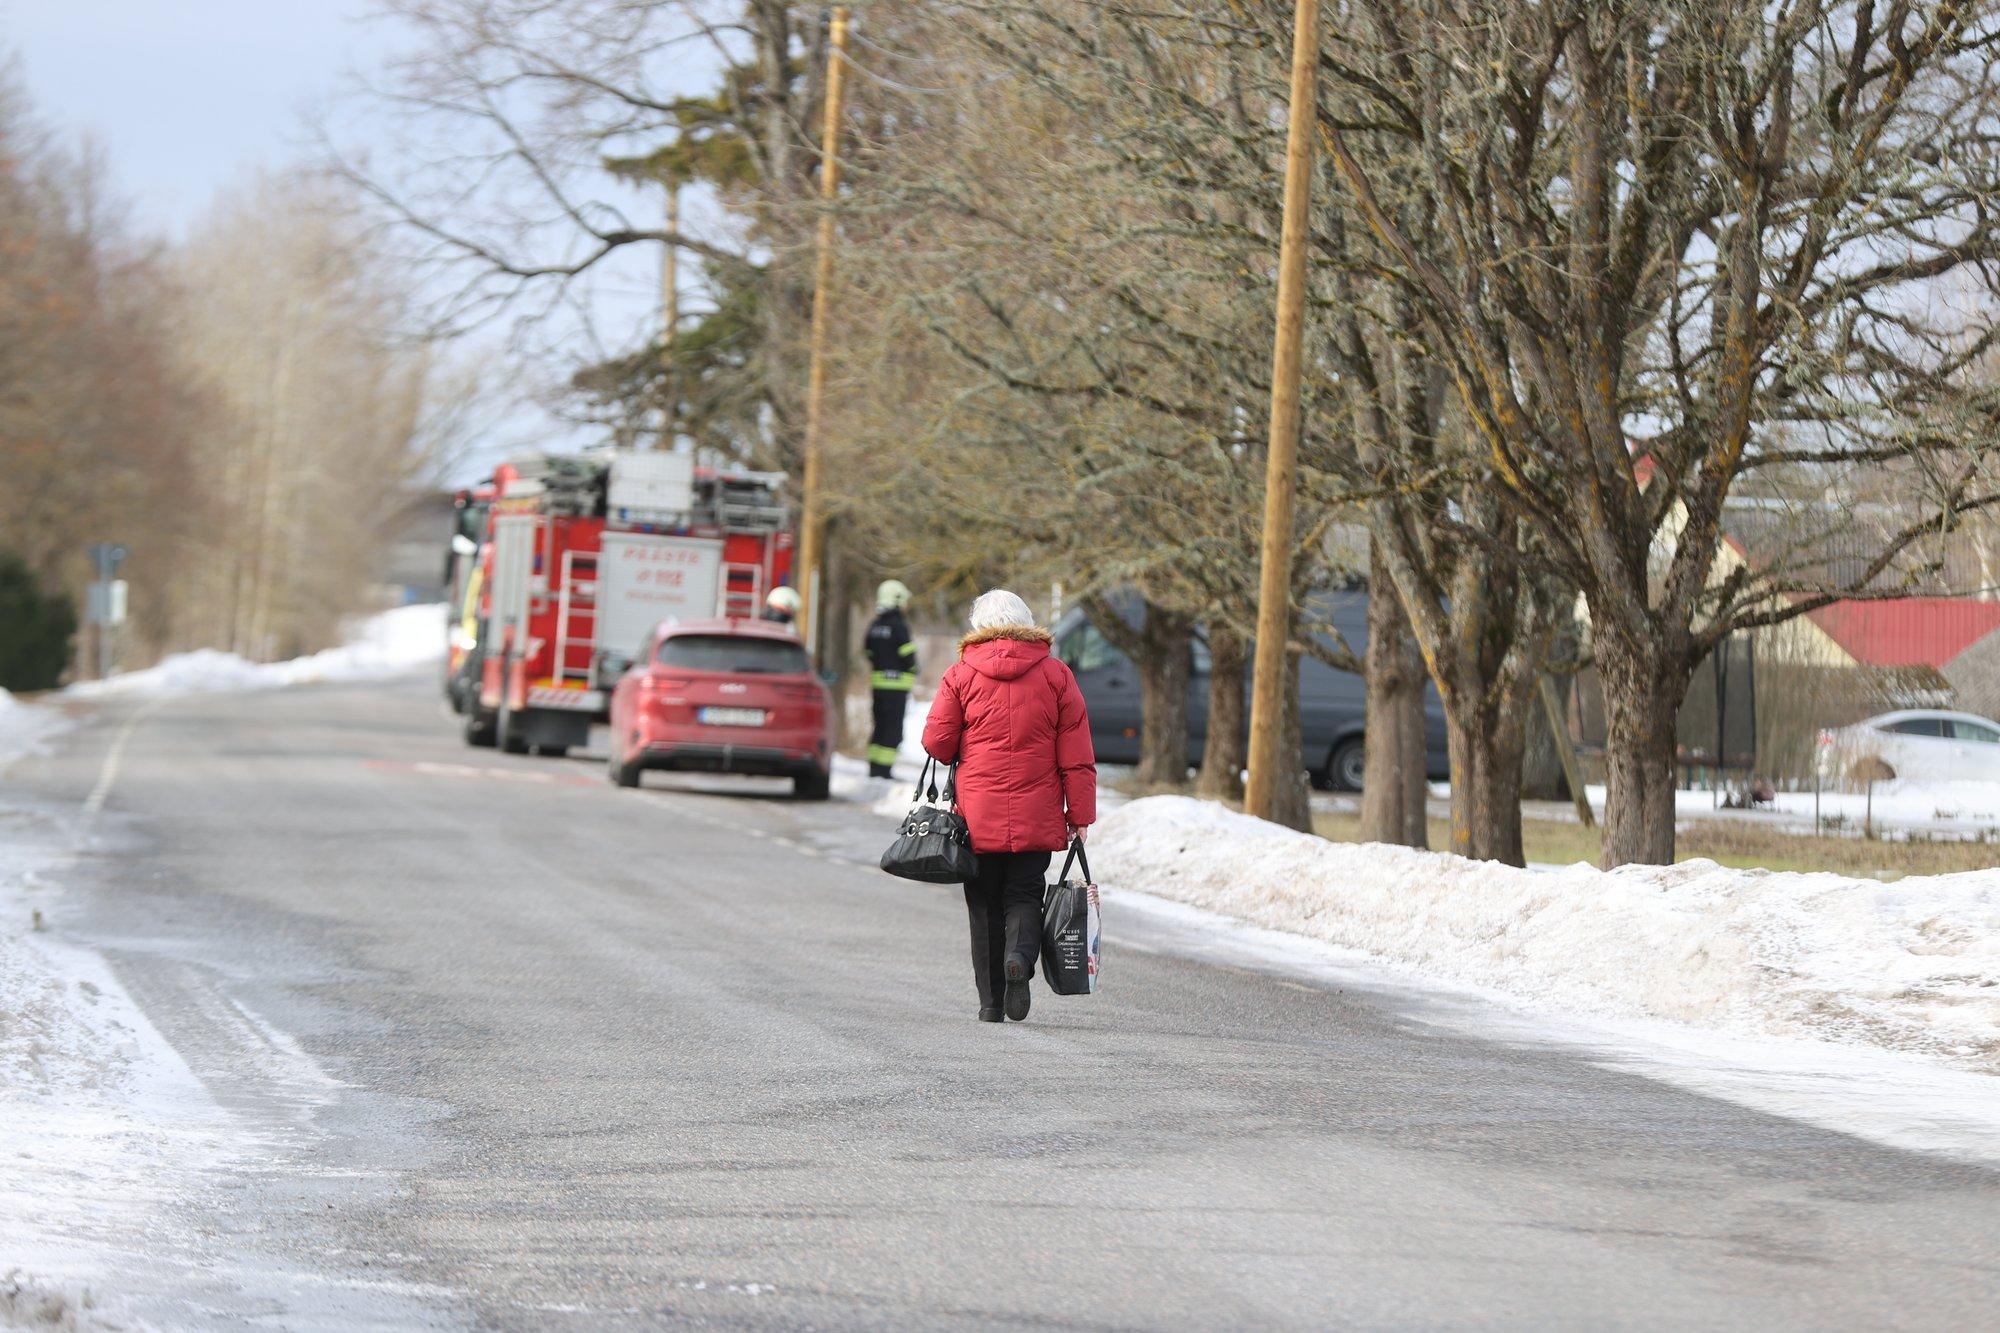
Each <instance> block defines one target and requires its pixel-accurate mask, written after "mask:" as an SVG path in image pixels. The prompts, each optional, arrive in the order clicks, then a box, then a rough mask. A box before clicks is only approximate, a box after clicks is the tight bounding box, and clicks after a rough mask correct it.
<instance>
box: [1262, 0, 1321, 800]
mask: <svg viewBox="0 0 2000 1333" xmlns="http://www.w3.org/2000/svg"><path fill="white" fill-rule="evenodd" d="M1318 65H1319V0H1297V8H1296V12H1295V13H1294V15H1293V22H1292V105H1291V118H1290V127H1289V128H1288V129H1287V131H1286V133H1285V219H1284V229H1283V231H1282V232H1281V233H1280V237H1279V241H1278V330H1277V334H1276V336H1275V338H1274V340H1273V343H1272V348H1271V439H1270V447H1269V450H1268V456H1267V458H1266V460H1265V466H1264V551H1263V563H1262V566H1261V570H1260V577H1259V581H1258V587H1257V668H1256V674H1255V677H1254V684H1253V686H1252V689H1251V694H1250V781H1249V784H1248V785H1247V786H1246V787H1245V788H1244V791H1243V808H1244V809H1245V810H1246V811H1248V812H1249V813H1250V814H1252V815H1255V816H1256V817H1257V818H1259V819H1267V818H1269V817H1270V814H1271V808H1272V803H1273V800H1274V798H1275V797H1276V795H1277V791H1278V784H1279V783H1280V782H1283V781H1286V780H1288V779H1290V778H1292V777H1294V776H1295V774H1294V772H1293V770H1295V769H1297V768H1298V766H1299V756H1298V755H1295V754H1290V755H1288V754H1283V753H1281V752H1280V748H1281V747H1280V745H1279V740H1280V734H1281V732H1282V731H1283V727H1282V726H1281V725H1280V724H1281V721H1282V719H1283V717H1284V708H1285V699H1284V694H1285V676H1286V673H1285V664H1286V661H1285V659H1286V654H1287V652H1288V646H1289V644H1290V641H1291V637H1292V493H1293V490H1294V488H1295V487H1296V485H1297V481H1298V456H1299V371H1300V364H1301V360H1302V357H1301V351H1300V344H1301V343H1302V342H1303V341H1304V337H1305V322H1306V223H1307V206H1308V205H1309V204H1310V202H1311V198H1312V158H1313V134H1314V130H1315V123H1314V122H1315V120H1316V112H1317V98H1316V97H1315V94H1314V88H1315V84H1316V79H1315V75H1316V73H1317V67H1318Z"/></svg>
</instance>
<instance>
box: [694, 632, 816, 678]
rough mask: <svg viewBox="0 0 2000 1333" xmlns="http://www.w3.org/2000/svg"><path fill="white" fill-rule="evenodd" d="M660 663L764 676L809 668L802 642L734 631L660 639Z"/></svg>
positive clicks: (808, 669) (797, 673)
mask: <svg viewBox="0 0 2000 1333" xmlns="http://www.w3.org/2000/svg"><path fill="white" fill-rule="evenodd" d="M655 660H656V661H658V662H659V664H660V665H661V666H670V667H682V668H685V669H686V670H689V671H741V672H746V673H751V674H755V675H765V676H802V675H804V674H805V673H806V672H808V671H810V670H812V664H811V663H810V662H808V661H807V660H806V650H805V646H804V645H803V644H797V643H787V642H785V641H784V640H783V639H756V638H751V637H750V636H749V635H742V636H738V635H734V634H681V635H676V636H675V637H673V638H670V639H666V640H663V641H662V642H661V644H660V652H659V655H658V657H657V658H656V659H655Z"/></svg>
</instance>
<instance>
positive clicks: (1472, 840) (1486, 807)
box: [1445, 703, 1527, 866]
mask: <svg viewBox="0 0 2000 1333" xmlns="http://www.w3.org/2000/svg"><path fill="white" fill-rule="evenodd" d="M1465 711H1466V713H1467V715H1466V716H1461V717H1452V716H1449V715H1447V717H1446V722H1445V728H1446V735H1447V737H1448V743H1449V745H1450V748H1451V850H1452V852H1453V853H1454V854H1456V855H1458V856H1463V857H1467V858H1470V859H1471V860H1474V861H1499V862H1501V863H1502V864H1504V865H1510V866H1519V865H1526V864H1527V856H1526V855H1525V854H1524V852H1523V849H1522V846H1521V749H1522V744H1523V741H1524V740H1525V738H1526V728H1525V718H1524V717H1523V712H1524V708H1523V707H1522V706H1520V705H1519V704H1518V703H1517V704H1515V705H1514V706H1512V707H1505V706H1503V707H1499V708H1495V709H1491V710H1486V709H1481V710H1477V711H1472V710H1465Z"/></svg>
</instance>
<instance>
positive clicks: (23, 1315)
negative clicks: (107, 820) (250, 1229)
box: [0, 803, 246, 1328]
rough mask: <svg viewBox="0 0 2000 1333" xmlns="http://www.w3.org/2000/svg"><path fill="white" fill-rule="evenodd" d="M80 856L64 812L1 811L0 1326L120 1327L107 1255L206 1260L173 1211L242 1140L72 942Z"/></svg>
mask: <svg viewBox="0 0 2000 1333" xmlns="http://www.w3.org/2000/svg"><path fill="white" fill-rule="evenodd" d="M73 846H74V840H73V836H72V830H71V829H70V828H69V827H68V826H67V825H66V824H65V823H64V821H63V817H62V816H59V815H58V814H56V813H54V812H52V811H47V810H42V809H37V808H33V807H27V806H22V805H18V804H12V803H0V1324H6V1323H9V1322H13V1321H18V1322H23V1323H26V1324H28V1325H29V1326H45V1327H78V1328H99V1327H124V1326H127V1325H126V1321H125V1319H124V1317H123V1316H122V1315H121V1314H120V1313H119V1312H118V1302H117V1301H116V1300H112V1301H109V1302H106V1301H104V1300H102V1299H100V1297H99V1296H98V1295H97V1294H96V1293H94V1292H93V1291H92V1287H91V1284H92V1283H93V1282H103V1281H104V1280H105V1279H107V1278H108V1277H110V1276H111V1269H112V1267H113V1265H112V1263H111V1262H110V1261H108V1260H107V1258H106V1256H107V1255H108V1254H119V1255H123V1256H133V1255H159V1254H161V1253H163V1247H167V1246H176V1245H178V1246H180V1247H182V1248H185V1249H186V1250H189V1251H198V1250H199V1249H200V1248H201V1246H202V1244H203V1241H202V1239H201V1237H199V1236H197V1235H195V1234H193V1232H192V1231H191V1230H190V1229H189V1228H188V1227H186V1226H185V1225H184V1224H181V1223H180V1222H178V1220H177V1217H176V1214H177V1212H178V1210H179V1209H180V1208H181V1207H182V1206H183V1205H184V1204H185V1202H186V1201H187V1199H188V1198H189V1197H190V1195H191V1194H192V1192H193V1191H194V1190H195V1189H197V1188H198V1187H199V1184H200V1182H201V1181H202V1180H203V1179H204V1178H206V1177H207V1176H208V1174H209V1173H211V1172H213V1171H215V1170H216V1169H218V1168H220V1167H222V1166H223V1165H225V1164H227V1163H229V1162H232V1161H236V1160H239V1159H241V1158H242V1157H243V1155H244V1153H245V1151H246V1146H245V1145H244V1143H243V1142H242V1140H241V1137H240V1136H239V1135H236V1134H234V1133H233V1132H232V1127H231V1126H230V1124H229V1123H228V1118H227V1117H226V1116H225V1115H224V1114H223V1112H222V1111H221V1110H220V1108H218V1107H217V1106H216V1104H215V1102H214V1101H213V1099H212V1098H210V1097H209V1095H208V1093H207V1092H206V1090H205V1089H204V1088H203V1087H202V1086H201V1084H200V1082H199V1080H197V1079H196V1078H195V1077H194V1075H193V1074H192V1073H191V1072H190V1071H189V1070H188V1068H187V1066H186V1065H185V1064H184V1063H183V1062H182V1061H181V1059H180V1057H179V1056H178V1055H177V1054H175V1052H174V1050H173V1048H172V1047H171V1046H169V1045H168V1044H167V1042H166V1041H165V1039H164V1038H162V1037H161V1035H160V1034H159V1032H158V1031H157V1030H156V1029H155V1028H154V1027H153V1025H152V1024H151V1023H150V1022H148V1021H147V1020H146V1018H145V1016H144V1015H143V1014H142V1013H141V1012H140V1010H139V1008H138V1006H137V1005H136V1004H135V1003H134V1002H133V1001H132V999H131V997H130V996H129V995H128V994H127V993H126V992H125V990H124V988H123V987H122V986H121V985H120V984H119V983H118V980H117V978H116V977H115V976H114V975H113V973H112V971H111V969H110V967H109V966H108V965H107V964H106V962H105V961H104V959H103V958H102V957H101V956H100V955H98V954H97V953H95V952H94V951H91V950H88V949H83V948H79V947H76V946H74V945H71V944H69V943H67V942H65V941H64V939H63V938H62V934H61V921H62V915H63V912H62V892H61V887H60V878H61V872H62V870H63V869H64V867H65V865H66V864H67V862H69V861H70V860H71V858H72V856H73V852H72V851H71V848H72V847H73ZM37 1320H39V1321H41V1323H40V1324H39V1325H37V1324H36V1323H35V1321H37Z"/></svg>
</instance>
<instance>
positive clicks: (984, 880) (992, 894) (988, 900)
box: [965, 852, 1049, 1007]
mask: <svg viewBox="0 0 2000 1333" xmlns="http://www.w3.org/2000/svg"><path fill="white" fill-rule="evenodd" d="M1048 870H1049V853H1047V852H981V853H980V854H979V877H978V878H977V879H975V880H973V881H971V882H970V883H968V884H967V885H966V886H965V914H966V916H967V917H968V918H969V919H970V920H971V923H972V980H973V983H974V984H975V985H977V986H978V987H979V1003H980V1004H981V1005H984V1006H988V1007H991V1006H994V1005H998V1004H999V1003H1000V999H1001V996H1002V995H1003V994H1005V992H1006V990H1007V955H1008V954H1010V953H1018V954H1022V955H1024V956H1025V957H1026V958H1027V960H1028V975H1029V976H1031V977H1032V976H1034V975H1035V963H1036V962H1037V961H1038V960H1039V959H1040V958H1041V956H1042V888H1043V885H1042V877H1043V876H1044V875H1046V874H1047V873H1048Z"/></svg>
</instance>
